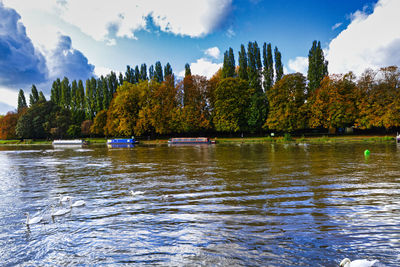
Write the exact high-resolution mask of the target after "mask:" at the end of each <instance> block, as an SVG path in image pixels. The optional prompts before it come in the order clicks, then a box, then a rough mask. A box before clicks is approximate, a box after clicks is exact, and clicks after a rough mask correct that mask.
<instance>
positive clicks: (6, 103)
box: [0, 87, 26, 114]
mask: <svg viewBox="0 0 400 267" xmlns="http://www.w3.org/2000/svg"><path fill="white" fill-rule="evenodd" d="M0 95H1V100H0V114H6V113H7V112H8V111H12V110H15V109H16V108H17V101H18V92H17V91H15V90H10V89H8V88H5V87H0ZM25 97H26V93H25Z"/></svg>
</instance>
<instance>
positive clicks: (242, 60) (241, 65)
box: [239, 44, 249, 80]
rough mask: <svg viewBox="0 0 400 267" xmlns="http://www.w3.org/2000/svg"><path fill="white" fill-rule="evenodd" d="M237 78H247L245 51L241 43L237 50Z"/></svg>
mask: <svg viewBox="0 0 400 267" xmlns="http://www.w3.org/2000/svg"><path fill="white" fill-rule="evenodd" d="M239 78H240V79H243V80H248V79H249V76H248V75H247V53H246V48H245V47H244V45H243V44H242V45H240V51H239Z"/></svg>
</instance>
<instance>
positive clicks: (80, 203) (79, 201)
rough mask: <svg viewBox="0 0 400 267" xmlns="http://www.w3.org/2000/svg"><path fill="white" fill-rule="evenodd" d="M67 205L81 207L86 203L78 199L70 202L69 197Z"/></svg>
mask: <svg viewBox="0 0 400 267" xmlns="http://www.w3.org/2000/svg"><path fill="white" fill-rule="evenodd" d="M69 205H70V206H71V207H81V206H84V205H86V202H85V201H83V200H78V201H75V202H74V203H72V202H71V199H70V200H69Z"/></svg>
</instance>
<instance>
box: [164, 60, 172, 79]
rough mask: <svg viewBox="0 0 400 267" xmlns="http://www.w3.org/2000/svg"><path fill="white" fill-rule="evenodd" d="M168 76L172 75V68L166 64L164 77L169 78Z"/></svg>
mask: <svg viewBox="0 0 400 267" xmlns="http://www.w3.org/2000/svg"><path fill="white" fill-rule="evenodd" d="M170 75H172V67H171V65H170V64H169V62H167V64H166V65H165V67H164V76H165V77H167V76H170Z"/></svg>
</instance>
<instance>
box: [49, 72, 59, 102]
mask: <svg viewBox="0 0 400 267" xmlns="http://www.w3.org/2000/svg"><path fill="white" fill-rule="evenodd" d="M50 100H51V101H52V102H53V103H54V104H56V105H60V102H61V81H60V79H59V78H57V80H55V81H54V82H53V85H52V86H51V95H50Z"/></svg>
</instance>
